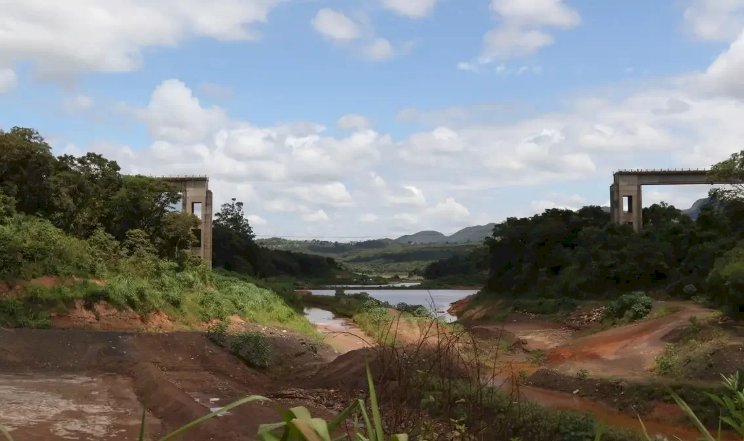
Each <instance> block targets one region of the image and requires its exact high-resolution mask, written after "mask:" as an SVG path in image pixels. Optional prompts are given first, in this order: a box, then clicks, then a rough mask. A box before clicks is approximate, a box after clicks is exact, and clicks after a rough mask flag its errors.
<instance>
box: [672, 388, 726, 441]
mask: <svg viewBox="0 0 744 441" xmlns="http://www.w3.org/2000/svg"><path fill="white" fill-rule="evenodd" d="M671 395H672V398H673V399H674V401H675V402H676V403H677V406H679V407H680V409H682V410H683V411H684V412H685V413H686V414H687V416H688V417H689V418H690V420H691V421H692V423H693V424H694V425H695V427H697V429H698V432H700V434H701V435H702V436H703V437H704V440H705V441H716V439H715V438H713V435H711V434H710V432H708V429H707V428H706V427H705V425H704V424H703V423H702V422H701V421H700V419H699V418H698V417H697V415H695V412H694V411H693V410H692V409H691V408H690V406H689V405H688V404H687V403H686V402H685V400H683V399H682V398H681V397H680V396H679V395H677V394H676V393H674V392H671Z"/></svg>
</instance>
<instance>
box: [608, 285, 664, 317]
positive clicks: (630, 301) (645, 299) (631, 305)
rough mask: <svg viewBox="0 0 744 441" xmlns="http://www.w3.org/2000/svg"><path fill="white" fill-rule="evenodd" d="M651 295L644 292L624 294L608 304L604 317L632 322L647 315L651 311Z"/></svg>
mask: <svg viewBox="0 0 744 441" xmlns="http://www.w3.org/2000/svg"><path fill="white" fill-rule="evenodd" d="M652 302H653V300H652V299H651V297H649V296H647V295H645V294H644V293H642V292H634V293H632V294H623V295H621V296H620V297H619V298H618V299H617V300H613V301H612V302H610V303H609V305H607V309H606V310H605V315H604V319H605V320H611V321H613V322H616V323H617V322H621V323H630V322H635V321H637V320H640V319H642V318H644V317H646V316H647V315H648V314H649V313H650V312H651V303H652Z"/></svg>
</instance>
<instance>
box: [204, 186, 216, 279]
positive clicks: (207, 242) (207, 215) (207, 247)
mask: <svg viewBox="0 0 744 441" xmlns="http://www.w3.org/2000/svg"><path fill="white" fill-rule="evenodd" d="M212 211H213V209H212V190H207V197H206V200H205V204H204V210H203V211H202V241H201V243H202V245H201V258H202V260H203V261H204V264H205V265H207V268H210V269H211V268H212Z"/></svg>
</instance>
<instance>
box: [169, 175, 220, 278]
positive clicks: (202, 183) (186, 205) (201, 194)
mask: <svg viewBox="0 0 744 441" xmlns="http://www.w3.org/2000/svg"><path fill="white" fill-rule="evenodd" d="M162 179H163V180H165V181H168V182H170V183H172V184H174V185H175V186H176V188H177V189H178V190H179V192H180V193H181V203H182V204H181V211H184V212H186V213H190V214H196V215H198V217H199V226H198V228H199V230H200V233H199V239H200V240H199V241H200V245H199V247H195V248H193V249H192V250H191V252H192V253H194V255H197V256H199V257H201V259H202V260H203V261H204V264H205V265H207V267H208V268H210V269H211V268H212V212H213V208H212V191H211V190H209V179H208V178H207V177H166V178H162ZM195 204H196V205H198V206H200V209H201V213H194V207H195Z"/></svg>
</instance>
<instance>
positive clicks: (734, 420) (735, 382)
mask: <svg viewBox="0 0 744 441" xmlns="http://www.w3.org/2000/svg"><path fill="white" fill-rule="evenodd" d="M721 378H722V379H723V380H722V382H723V385H724V386H725V388H726V392H725V393H723V394H720V395H715V394H711V393H708V394H707V395H708V397H709V398H710V399H711V400H713V402H714V403H716V406H717V407H718V410H719V412H720V417H719V422H718V431H717V433H716V436H713V434H711V433H710V430H708V428H707V427H705V424H703V422H702V421H700V418H698V416H697V415H696V414H695V411H694V410H692V408H691V407H690V405H689V404H687V403H686V402H685V400H683V399H682V398H681V397H680V396H679V395H677V394H676V393H674V392H672V393H671V395H672V399H674V401H675V402H676V403H677V405H678V406H679V407H680V409H682V410H683V411H684V413H685V414H686V415H687V417H688V418H690V421H692V423H693V424H694V425H695V428H696V429H697V430H698V432H699V433H700V436H701V437H702V438H701V439H702V440H703V441H723V440H724V435H723V433H722V432H723V429H724V428H725V429H727V430H733V433H734V434H736V435H738V436H739V437H741V439H742V440H744V384H742V383H741V380H740V375H739V372H738V371H737V372H736V373H735V374H734V375H730V376H726V375H721ZM638 419H639V421H640V422H641V427H642V428H643V434H644V435H645V437H646V439H647V440H648V441H654V438H652V437H651V436H649V434H648V432H647V431H646V426H645V425H644V424H643V420H641V419H640V417H639V418H638ZM725 439H731V438H730V436H726V437H725Z"/></svg>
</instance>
